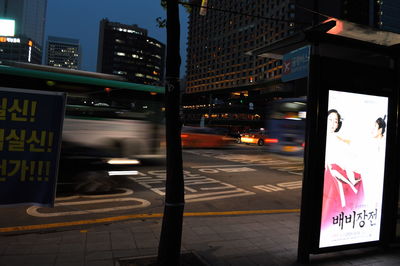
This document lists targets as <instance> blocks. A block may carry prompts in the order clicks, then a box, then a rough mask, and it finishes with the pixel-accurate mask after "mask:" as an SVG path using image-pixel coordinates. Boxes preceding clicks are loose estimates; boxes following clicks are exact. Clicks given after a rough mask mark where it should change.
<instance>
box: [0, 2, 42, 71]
mask: <svg viewBox="0 0 400 266" xmlns="http://www.w3.org/2000/svg"><path fill="white" fill-rule="evenodd" d="M46 9H47V0H0V19H5V20H9V21H13V31H12V32H11V31H8V32H7V33H4V32H1V31H0V60H12V61H20V62H30V63H35V64H41V63H42V55H43V42H44V31H45V20H46Z"/></svg>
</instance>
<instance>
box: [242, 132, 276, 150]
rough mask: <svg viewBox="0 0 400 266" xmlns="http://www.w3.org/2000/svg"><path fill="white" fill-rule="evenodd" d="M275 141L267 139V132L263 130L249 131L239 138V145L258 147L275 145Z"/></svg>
mask: <svg viewBox="0 0 400 266" xmlns="http://www.w3.org/2000/svg"><path fill="white" fill-rule="evenodd" d="M277 141H278V140H277V139H271V138H269V137H268V135H267V131H266V130H264V129H260V130H250V131H248V132H245V133H242V134H241V136H240V143H246V144H257V145H258V146H263V145H265V144H268V143H276V142H277Z"/></svg>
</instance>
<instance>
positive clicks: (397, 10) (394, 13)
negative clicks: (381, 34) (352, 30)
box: [372, 0, 400, 33]
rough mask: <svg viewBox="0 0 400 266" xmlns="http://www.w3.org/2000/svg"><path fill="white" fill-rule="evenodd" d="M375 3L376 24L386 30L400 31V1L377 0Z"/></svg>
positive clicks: (374, 15) (374, 16)
mask: <svg viewBox="0 0 400 266" xmlns="http://www.w3.org/2000/svg"><path fill="white" fill-rule="evenodd" d="M372 2H373V3H374V9H373V12H372V13H373V15H372V16H373V18H375V20H374V22H375V25H376V26H377V27H378V28H379V29H381V30H386V31H392V32H396V33H400V15H399V14H400V1H398V0H377V1H372Z"/></svg>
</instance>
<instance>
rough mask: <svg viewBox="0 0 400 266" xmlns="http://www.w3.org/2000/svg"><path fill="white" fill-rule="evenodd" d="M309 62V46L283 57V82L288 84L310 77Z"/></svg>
mask: <svg viewBox="0 0 400 266" xmlns="http://www.w3.org/2000/svg"><path fill="white" fill-rule="evenodd" d="M309 62H310V46H309V45H308V46H304V47H302V48H299V49H296V50H294V51H291V52H290V53H287V54H285V55H283V58H282V77H281V79H282V81H283V82H287V81H291V80H295V79H301V78H305V77H308V69H309Z"/></svg>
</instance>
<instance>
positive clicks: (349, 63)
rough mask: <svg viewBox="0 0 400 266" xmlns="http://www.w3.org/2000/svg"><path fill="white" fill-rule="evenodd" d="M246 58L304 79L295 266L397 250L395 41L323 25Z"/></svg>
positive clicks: (398, 70) (399, 48) (399, 61)
mask: <svg viewBox="0 0 400 266" xmlns="http://www.w3.org/2000/svg"><path fill="white" fill-rule="evenodd" d="M251 54H252V55H258V56H263V57H269V58H280V59H282V65H283V74H282V81H283V82H285V78H286V80H287V77H290V79H289V80H293V79H296V78H307V126H306V139H305V152H304V176H303V189H302V202H301V218H300V226H299V245H298V261H299V262H308V261H309V259H310V255H311V254H320V253H325V252H334V251H339V250H346V249H351V248H361V247H371V246H387V245H390V244H391V243H394V242H396V241H398V240H399V237H398V235H399V233H400V232H396V228H397V227H398V223H399V221H398V216H399V211H398V209H399V207H398V200H399V193H398V191H399V178H400V174H399V166H398V165H399V164H398V162H397V160H398V158H399V151H400V145H399V137H400V136H399V121H400V119H399V114H398V110H399V108H400V104H399V89H400V67H399V66H400V34H396V33H392V32H386V31H380V30H377V29H373V28H370V27H367V26H361V25H357V24H354V23H350V22H346V21H341V20H337V19H331V20H328V21H326V22H324V23H322V24H319V25H316V26H313V27H311V28H307V29H305V30H303V31H300V32H298V33H296V34H294V35H292V36H290V37H288V38H286V39H283V40H281V41H278V42H276V43H273V44H271V45H268V46H266V47H261V48H259V49H256V50H253V51H251ZM288 54H289V55H290V54H291V55H292V56H287V55H288ZM332 113H334V114H332ZM370 124H371V130H370V127H369V125H370ZM378 124H379V125H378ZM374 128H375V130H376V131H379V139H380V141H379V145H380V146H377V147H378V149H375V146H376V145H375V144H376V143H377V142H378V141H377V138H376V137H375V135H376V136H378V135H377V134H375V135H374V136H373V134H372V133H371V132H372V131H373V129H374ZM382 132H383V133H382Z"/></svg>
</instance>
